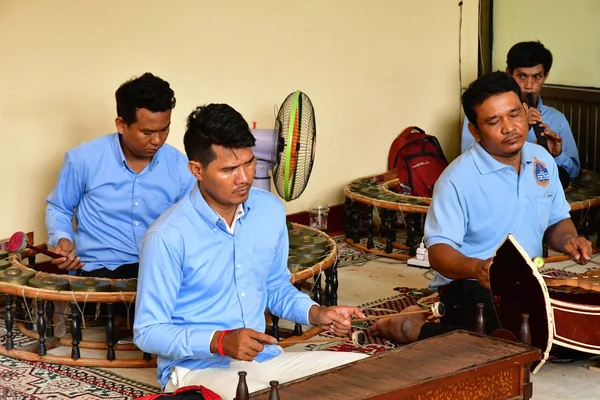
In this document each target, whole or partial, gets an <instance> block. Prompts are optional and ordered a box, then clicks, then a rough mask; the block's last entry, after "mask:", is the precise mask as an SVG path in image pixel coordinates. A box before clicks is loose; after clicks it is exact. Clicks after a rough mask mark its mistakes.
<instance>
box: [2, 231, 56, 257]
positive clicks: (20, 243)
mask: <svg viewBox="0 0 600 400" xmlns="http://www.w3.org/2000/svg"><path fill="white" fill-rule="evenodd" d="M25 249H31V250H33V251H36V252H38V253H42V254H45V255H47V256H48V257H50V258H61V257H64V256H61V255H60V254H56V253H54V252H52V251H49V250H46V249H42V248H41V247H37V246H34V245H32V244H30V243H29V242H28V240H27V235H26V234H25V232H15V233H14V234H13V235H12V236H11V237H10V240H9V241H8V245H7V246H6V250H7V251H8V252H9V253H19V254H20V253H22V252H24V251H25Z"/></svg>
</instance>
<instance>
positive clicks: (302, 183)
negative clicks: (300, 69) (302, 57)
mask: <svg viewBox="0 0 600 400" xmlns="http://www.w3.org/2000/svg"><path fill="white" fill-rule="evenodd" d="M275 130H276V131H277V132H278V133H279V137H280V140H282V141H283V143H284V146H283V149H282V151H280V153H279V162H278V163H277V164H276V165H275V166H274V168H273V180H274V183H275V188H276V189H277V193H279V196H281V197H282V198H283V199H284V200H286V201H290V200H294V199H296V198H298V197H299V196H300V195H301V194H302V192H304V189H306V185H307V184H308V179H309V178H310V173H311V171H312V167H313V163H314V159H315V144H316V123H315V113H314V109H313V105H312V102H311V101H310V99H309V98H308V96H307V95H306V94H304V93H302V92H300V91H296V92H294V93H290V94H289V95H288V96H287V97H286V99H285V100H284V101H283V104H282V105H281V108H280V109H279V112H278V113H277V118H276V119H275Z"/></svg>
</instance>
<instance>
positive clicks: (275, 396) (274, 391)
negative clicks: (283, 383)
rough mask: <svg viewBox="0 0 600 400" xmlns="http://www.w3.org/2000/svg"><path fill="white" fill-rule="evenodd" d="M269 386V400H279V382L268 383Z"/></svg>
mask: <svg viewBox="0 0 600 400" xmlns="http://www.w3.org/2000/svg"><path fill="white" fill-rule="evenodd" d="M269 385H271V392H270V393H269V400H279V388H278V386H279V381H271V382H269Z"/></svg>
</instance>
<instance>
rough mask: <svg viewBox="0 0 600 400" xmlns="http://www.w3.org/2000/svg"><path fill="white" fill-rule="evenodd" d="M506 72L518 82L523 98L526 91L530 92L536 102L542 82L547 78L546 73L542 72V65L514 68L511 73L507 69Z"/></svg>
mask: <svg viewBox="0 0 600 400" xmlns="http://www.w3.org/2000/svg"><path fill="white" fill-rule="evenodd" d="M507 72H508V73H509V74H510V76H512V78H513V79H514V80H515V81H516V82H517V83H518V84H519V87H520V88H521V94H522V96H523V99H525V95H526V94H527V93H532V94H533V97H534V99H535V101H536V102H537V98H538V96H539V94H540V91H541V90H542V86H544V82H546V79H547V78H548V74H545V73H544V66H543V65H542V64H538V65H536V66H535V67H529V68H515V69H514V70H513V71H512V74H511V73H510V71H508V70H507Z"/></svg>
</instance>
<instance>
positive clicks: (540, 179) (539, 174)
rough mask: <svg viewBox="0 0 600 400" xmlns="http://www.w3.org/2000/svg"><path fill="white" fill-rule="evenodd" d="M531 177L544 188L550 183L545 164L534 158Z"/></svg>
mask: <svg viewBox="0 0 600 400" xmlns="http://www.w3.org/2000/svg"><path fill="white" fill-rule="evenodd" d="M533 176H534V177H535V182H536V183H537V184H538V185H540V186H541V187H546V186H548V184H549V183H550V174H549V173H548V168H547V167H546V164H544V163H543V162H541V161H540V160H538V159H537V158H535V157H534V158H533Z"/></svg>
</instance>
